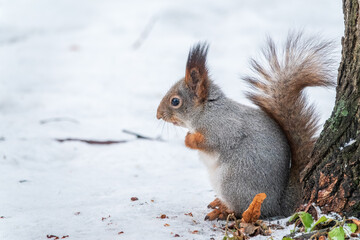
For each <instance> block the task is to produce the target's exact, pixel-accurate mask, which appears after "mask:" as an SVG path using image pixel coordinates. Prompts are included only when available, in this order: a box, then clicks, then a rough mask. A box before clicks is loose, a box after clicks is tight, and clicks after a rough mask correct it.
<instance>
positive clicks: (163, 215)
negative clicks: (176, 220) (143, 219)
mask: <svg viewBox="0 0 360 240" xmlns="http://www.w3.org/2000/svg"><path fill="white" fill-rule="evenodd" d="M156 218H161V219H165V218H169V217H168V216H166V215H165V214H161V216H160V217H156Z"/></svg>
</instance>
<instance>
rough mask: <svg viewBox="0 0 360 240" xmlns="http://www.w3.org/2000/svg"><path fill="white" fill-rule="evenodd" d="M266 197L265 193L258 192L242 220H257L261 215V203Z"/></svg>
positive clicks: (249, 221) (247, 221) (248, 221)
mask: <svg viewBox="0 0 360 240" xmlns="http://www.w3.org/2000/svg"><path fill="white" fill-rule="evenodd" d="M265 198H266V194H265V193H259V194H257V195H256V196H255V197H254V199H253V201H252V202H251V203H250V205H249V207H248V209H247V210H246V211H245V212H244V213H243V218H242V221H243V222H246V223H252V222H256V220H258V219H259V217H260V215H261V204H262V203H263V201H264V200H265Z"/></svg>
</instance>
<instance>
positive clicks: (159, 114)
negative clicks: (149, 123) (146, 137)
mask: <svg viewBox="0 0 360 240" xmlns="http://www.w3.org/2000/svg"><path fill="white" fill-rule="evenodd" d="M162 116H163V113H162V112H161V111H160V109H159V108H158V109H157V113H156V118H157V119H161V118H162Z"/></svg>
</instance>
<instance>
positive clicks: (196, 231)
mask: <svg viewBox="0 0 360 240" xmlns="http://www.w3.org/2000/svg"><path fill="white" fill-rule="evenodd" d="M191 233H192V234H198V233H199V231H198V230H194V231H192V232H191Z"/></svg>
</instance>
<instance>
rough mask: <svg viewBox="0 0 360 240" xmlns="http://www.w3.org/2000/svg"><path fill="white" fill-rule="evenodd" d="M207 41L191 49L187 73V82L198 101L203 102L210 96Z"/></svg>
mask: <svg viewBox="0 0 360 240" xmlns="http://www.w3.org/2000/svg"><path fill="white" fill-rule="evenodd" d="M208 48H209V46H208V44H207V43H198V44H196V45H195V46H194V47H192V48H191V49H190V52H189V56H188V60H187V64H186V73H185V84H186V86H187V87H188V88H189V89H190V91H191V92H192V93H193V94H194V98H195V101H196V102H197V103H203V102H204V101H205V100H206V99H207V96H208V90H209V77H208V70H207V67H206V55H207V51H208Z"/></svg>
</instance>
